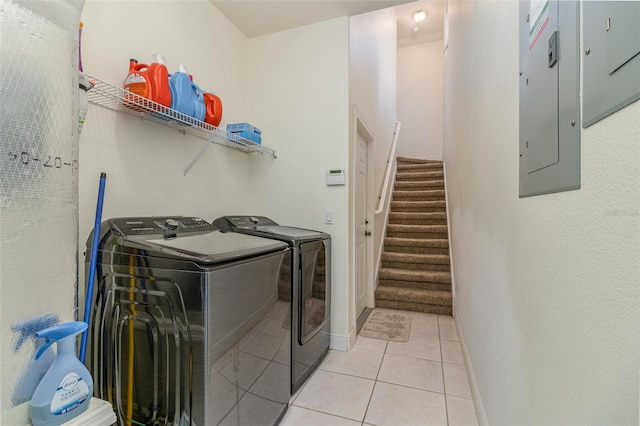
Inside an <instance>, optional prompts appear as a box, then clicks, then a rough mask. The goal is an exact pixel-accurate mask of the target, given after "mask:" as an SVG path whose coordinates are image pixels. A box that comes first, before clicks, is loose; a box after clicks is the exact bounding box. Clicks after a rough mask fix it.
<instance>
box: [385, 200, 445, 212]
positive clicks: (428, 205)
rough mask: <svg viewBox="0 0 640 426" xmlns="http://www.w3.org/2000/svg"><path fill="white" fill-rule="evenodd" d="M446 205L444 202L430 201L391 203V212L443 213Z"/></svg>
mask: <svg viewBox="0 0 640 426" xmlns="http://www.w3.org/2000/svg"><path fill="white" fill-rule="evenodd" d="M446 207H447V203H446V201H444V200H430V201H392V202H391V211H392V212H394V213H395V212H417V213H428V212H445V211H446Z"/></svg>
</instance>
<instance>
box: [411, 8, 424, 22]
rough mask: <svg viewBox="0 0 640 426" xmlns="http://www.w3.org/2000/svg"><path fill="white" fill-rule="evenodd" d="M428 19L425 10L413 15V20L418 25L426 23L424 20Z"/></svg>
mask: <svg viewBox="0 0 640 426" xmlns="http://www.w3.org/2000/svg"><path fill="white" fill-rule="evenodd" d="M426 17H427V12H425V11H424V10H418V11H417V12H416V13H414V14H413V20H414V21H416V22H418V23H420V22H422V21H424V18H426Z"/></svg>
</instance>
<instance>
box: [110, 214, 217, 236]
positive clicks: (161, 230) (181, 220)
mask: <svg viewBox="0 0 640 426" xmlns="http://www.w3.org/2000/svg"><path fill="white" fill-rule="evenodd" d="M109 223H110V225H111V228H112V229H114V230H116V231H117V232H119V233H120V234H121V235H125V236H127V235H158V234H159V235H164V234H166V232H167V231H170V232H171V233H173V234H176V235H179V234H184V233H192V232H205V231H213V230H215V229H216V228H215V227H214V226H213V225H211V224H210V223H209V222H207V221H206V220H204V219H201V218H199V217H181V216H171V217H160V216H154V217H127V218H116V219H110V220H109Z"/></svg>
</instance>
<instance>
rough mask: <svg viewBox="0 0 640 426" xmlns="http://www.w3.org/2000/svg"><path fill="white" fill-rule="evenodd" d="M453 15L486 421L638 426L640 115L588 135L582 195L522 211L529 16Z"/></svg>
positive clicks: (468, 339)
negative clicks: (522, 80)
mask: <svg viewBox="0 0 640 426" xmlns="http://www.w3.org/2000/svg"><path fill="white" fill-rule="evenodd" d="M449 8H450V9H449V17H450V22H449V24H450V27H449V28H450V31H449V47H448V51H447V53H446V56H445V128H444V139H445V153H444V154H445V161H446V164H447V183H448V194H449V203H450V205H449V208H450V210H451V228H452V229H451V231H452V247H453V256H454V260H455V262H454V266H455V271H454V272H455V276H456V285H457V291H456V295H457V298H456V313H457V318H458V322H459V324H460V327H461V329H462V332H463V334H462V336H461V337H462V339H463V341H464V345H465V347H466V348H467V351H468V354H469V359H470V361H471V367H472V370H471V373H472V377H473V378H474V379H475V383H476V385H477V387H476V390H477V391H478V395H477V396H479V397H480V398H481V405H480V408H481V418H483V419H486V420H488V423H489V424H492V425H493V424H495V425H499V424H505V425H506V424H509V425H512V424H547V425H551V424H611V425H613V424H615V425H623V424H638V420H639V419H638V368H639V367H638V348H639V343H640V342H639V335H638V306H639V304H638V302H639V291H640V287H638V282H639V281H640V280H639V279H640V267H639V265H640V251H639V250H640V198H639V197H640V179H639V176H640V144H639V143H638V141H639V140H640V102H636V103H635V104H633V105H631V106H629V107H627V108H625V109H624V110H622V111H619V112H618V113H616V114H614V115H613V116H610V117H609V118H606V119H604V120H603V121H601V122H599V123H597V124H595V125H593V126H592V127H589V128H587V129H584V130H583V131H582V143H581V145H582V147H581V162H582V164H581V189H580V190H577V191H570V192H563V193H556V194H550V195H544V196H538V197H531V198H524V199H520V198H518V137H519V136H518V131H519V130H518V78H519V77H518V71H519V70H518V56H519V55H518V2H515V1H512V2H502V1H495V2H494V1H483V2H451V3H450V4H449ZM477 402H478V401H477ZM483 412H484V415H483ZM485 415H486V417H484V416H485Z"/></svg>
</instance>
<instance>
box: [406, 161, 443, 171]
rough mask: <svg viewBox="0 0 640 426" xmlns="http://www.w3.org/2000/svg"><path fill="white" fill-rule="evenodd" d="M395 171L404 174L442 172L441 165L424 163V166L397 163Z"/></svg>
mask: <svg viewBox="0 0 640 426" xmlns="http://www.w3.org/2000/svg"><path fill="white" fill-rule="evenodd" d="M396 170H398V171H402V172H406V171H410V170H413V171H424V172H426V171H431V170H442V163H425V164H407V163H405V164H402V163H398V165H397V166H396Z"/></svg>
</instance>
